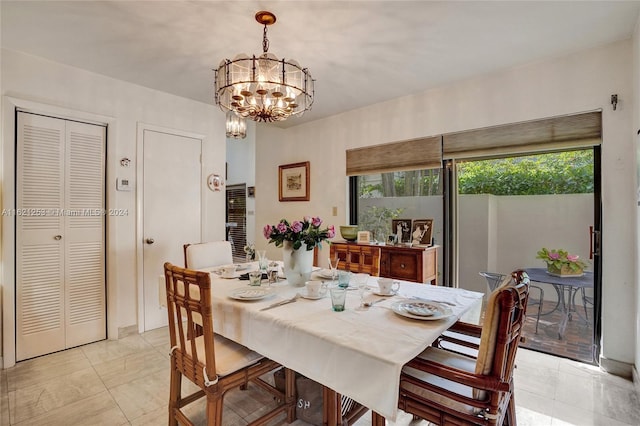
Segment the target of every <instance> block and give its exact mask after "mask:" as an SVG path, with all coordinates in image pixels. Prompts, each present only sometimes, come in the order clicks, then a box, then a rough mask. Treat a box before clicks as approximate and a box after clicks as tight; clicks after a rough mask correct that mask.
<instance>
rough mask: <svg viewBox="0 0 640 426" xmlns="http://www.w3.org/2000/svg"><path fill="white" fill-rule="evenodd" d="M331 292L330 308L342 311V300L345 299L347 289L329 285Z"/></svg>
mask: <svg viewBox="0 0 640 426" xmlns="http://www.w3.org/2000/svg"><path fill="white" fill-rule="evenodd" d="M329 294H331V308H332V309H333V310H334V311H335V312H342V311H344V302H345V301H346V299H347V289H346V288H341V287H331V288H330V289H329Z"/></svg>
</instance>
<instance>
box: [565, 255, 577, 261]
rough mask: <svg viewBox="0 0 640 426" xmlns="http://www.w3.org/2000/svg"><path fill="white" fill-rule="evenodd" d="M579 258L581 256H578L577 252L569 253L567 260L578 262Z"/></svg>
mask: <svg viewBox="0 0 640 426" xmlns="http://www.w3.org/2000/svg"><path fill="white" fill-rule="evenodd" d="M579 258H580V256H578V255H577V254H568V255H567V260H568V261H569V262H577V261H578V259H579Z"/></svg>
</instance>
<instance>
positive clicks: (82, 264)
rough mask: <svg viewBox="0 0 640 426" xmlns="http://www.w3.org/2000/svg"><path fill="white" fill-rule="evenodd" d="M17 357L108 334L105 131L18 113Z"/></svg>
mask: <svg viewBox="0 0 640 426" xmlns="http://www.w3.org/2000/svg"><path fill="white" fill-rule="evenodd" d="M16 152H17V161H18V164H17V176H16V182H17V188H16V189H17V191H16V207H17V209H16V214H17V218H16V230H17V232H16V297H17V299H16V304H17V318H16V327H17V330H16V335H17V342H16V343H17V344H16V352H17V353H16V358H17V360H23V359H27V358H31V357H34V356H38V355H43V354H46V353H50V352H54V351H58V350H61V349H65V348H69V347H72V346H77V345H80V344H83V343H89V342H92V341H95V340H100V339H104V338H105V337H106V331H105V328H106V319H105V312H106V310H105V286H104V283H105V280H104V270H105V268H104V216H103V215H102V209H103V208H104V152H105V129H104V128H103V127H101V126H95V125H91V124H84V123H76V122H70V121H65V120H61V119H56V118H51V117H44V116H38V115H33V114H28V113H19V114H18V140H17V150H16Z"/></svg>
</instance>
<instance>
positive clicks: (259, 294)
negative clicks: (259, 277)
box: [229, 287, 273, 300]
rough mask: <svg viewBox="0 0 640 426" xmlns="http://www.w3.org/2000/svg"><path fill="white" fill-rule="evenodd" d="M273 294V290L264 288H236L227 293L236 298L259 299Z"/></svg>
mask: <svg viewBox="0 0 640 426" xmlns="http://www.w3.org/2000/svg"><path fill="white" fill-rule="evenodd" d="M271 295H273V292H271V291H269V290H267V289H266V288H255V287H253V288H247V287H243V288H237V289H235V290H233V291H232V292H231V294H229V297H230V298H232V299H236V300H260V299H264V298H265V297H269V296H271Z"/></svg>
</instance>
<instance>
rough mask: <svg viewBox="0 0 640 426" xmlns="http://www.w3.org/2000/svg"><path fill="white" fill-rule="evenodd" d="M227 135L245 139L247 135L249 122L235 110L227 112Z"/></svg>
mask: <svg viewBox="0 0 640 426" xmlns="http://www.w3.org/2000/svg"><path fill="white" fill-rule="evenodd" d="M226 127H227V137H228V138H234V139H244V138H246V137H247V122H246V121H245V119H244V118H242V117H238V116H237V115H236V113H235V112H233V111H229V112H227V126H226Z"/></svg>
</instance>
